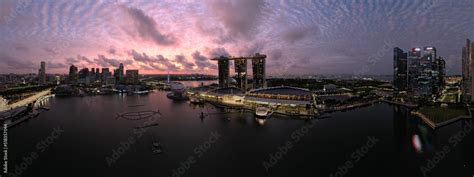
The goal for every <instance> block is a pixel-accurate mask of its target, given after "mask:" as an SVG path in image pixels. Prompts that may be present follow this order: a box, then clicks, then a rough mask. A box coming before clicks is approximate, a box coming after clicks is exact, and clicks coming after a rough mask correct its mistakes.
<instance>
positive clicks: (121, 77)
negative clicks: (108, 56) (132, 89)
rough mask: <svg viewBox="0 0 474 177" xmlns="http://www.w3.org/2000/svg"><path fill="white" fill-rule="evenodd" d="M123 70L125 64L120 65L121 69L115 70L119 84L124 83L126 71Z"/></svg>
mask: <svg viewBox="0 0 474 177" xmlns="http://www.w3.org/2000/svg"><path fill="white" fill-rule="evenodd" d="M123 68H124V67H123V64H122V63H120V65H119V67H118V68H117V69H115V70H114V76H115V79H116V81H117V82H118V83H120V82H123V81H124V70H123Z"/></svg>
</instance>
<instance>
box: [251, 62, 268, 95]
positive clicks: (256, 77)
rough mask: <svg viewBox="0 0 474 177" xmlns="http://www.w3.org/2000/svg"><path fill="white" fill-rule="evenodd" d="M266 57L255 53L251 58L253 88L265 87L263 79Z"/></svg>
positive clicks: (264, 79)
mask: <svg viewBox="0 0 474 177" xmlns="http://www.w3.org/2000/svg"><path fill="white" fill-rule="evenodd" d="M266 57H267V56H266V55H260V54H259V53H256V54H255V56H254V57H253V58H252V74H253V88H254V89H257V88H262V87H267V81H266V78H265V58H266Z"/></svg>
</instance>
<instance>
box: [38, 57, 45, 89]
mask: <svg viewBox="0 0 474 177" xmlns="http://www.w3.org/2000/svg"><path fill="white" fill-rule="evenodd" d="M38 82H39V83H40V84H41V85H44V84H46V63H45V62H44V61H41V68H40V69H39V70H38Z"/></svg>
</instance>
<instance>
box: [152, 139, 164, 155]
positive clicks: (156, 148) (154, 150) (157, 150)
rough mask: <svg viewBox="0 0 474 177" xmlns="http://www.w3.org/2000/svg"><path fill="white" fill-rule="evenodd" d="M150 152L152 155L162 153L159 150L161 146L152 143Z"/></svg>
mask: <svg viewBox="0 0 474 177" xmlns="http://www.w3.org/2000/svg"><path fill="white" fill-rule="evenodd" d="M151 150H152V152H153V153H154V154H160V153H162V152H163V150H162V149H161V144H160V143H158V142H154V143H153V144H152V146H151Z"/></svg>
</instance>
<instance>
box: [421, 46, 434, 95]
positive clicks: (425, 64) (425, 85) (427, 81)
mask: <svg viewBox="0 0 474 177" xmlns="http://www.w3.org/2000/svg"><path fill="white" fill-rule="evenodd" d="M435 59H436V48H434V47H424V48H423V56H422V57H421V58H420V68H419V70H420V73H419V74H420V75H419V77H418V87H419V91H420V94H421V95H424V96H431V94H433V93H434V91H433V87H434V86H435V85H434V83H435V82H434V81H435V80H437V79H438V76H437V75H436V76H433V62H435Z"/></svg>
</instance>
